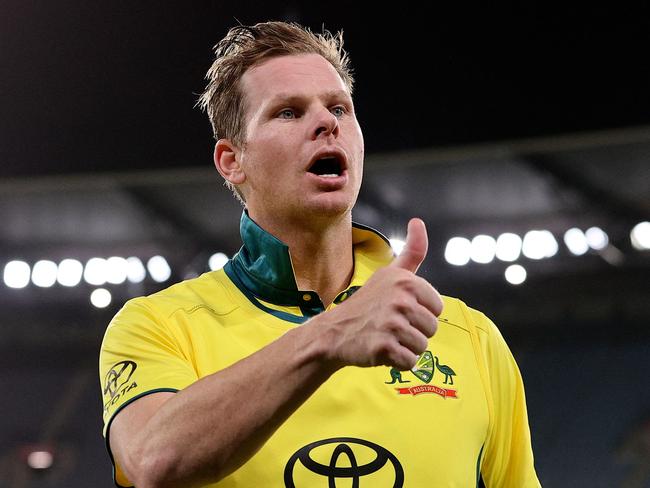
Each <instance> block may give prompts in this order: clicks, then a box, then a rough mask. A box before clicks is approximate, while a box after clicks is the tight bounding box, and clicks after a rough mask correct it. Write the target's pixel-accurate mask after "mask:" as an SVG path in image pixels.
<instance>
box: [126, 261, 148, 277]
mask: <svg viewBox="0 0 650 488" xmlns="http://www.w3.org/2000/svg"><path fill="white" fill-rule="evenodd" d="M146 277H147V271H146V270H145V269H144V264H142V261H140V258H136V257H134V256H131V257H128V258H126V279H128V280H129V281H130V282H131V283H141V282H143V281H144V279H145V278H146Z"/></svg>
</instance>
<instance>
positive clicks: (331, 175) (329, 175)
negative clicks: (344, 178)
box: [321, 174, 338, 178]
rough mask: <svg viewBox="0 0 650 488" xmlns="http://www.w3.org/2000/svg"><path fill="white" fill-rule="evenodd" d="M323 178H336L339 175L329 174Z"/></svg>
mask: <svg viewBox="0 0 650 488" xmlns="http://www.w3.org/2000/svg"><path fill="white" fill-rule="evenodd" d="M321 176H322V177H323V178H336V177H337V176H338V175H337V174H328V175H321Z"/></svg>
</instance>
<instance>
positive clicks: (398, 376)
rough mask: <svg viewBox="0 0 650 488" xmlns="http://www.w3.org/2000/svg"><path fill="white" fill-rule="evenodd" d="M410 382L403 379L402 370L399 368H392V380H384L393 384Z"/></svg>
mask: <svg viewBox="0 0 650 488" xmlns="http://www.w3.org/2000/svg"><path fill="white" fill-rule="evenodd" d="M396 382H397V383H410V381H409V380H403V379H402V372H401V371H400V370H399V369H395V368H390V381H384V383H386V384H387V385H392V384H394V383H396Z"/></svg>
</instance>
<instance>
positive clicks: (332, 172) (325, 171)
mask: <svg viewBox="0 0 650 488" xmlns="http://www.w3.org/2000/svg"><path fill="white" fill-rule="evenodd" d="M308 171H309V172H310V173H314V174H315V175H318V176H322V177H324V178H336V177H337V176H341V174H342V173H343V164H342V163H341V161H340V160H339V158H337V157H336V156H327V157H324V158H320V159H317V160H316V161H314V164H312V165H311V167H310V168H309V170H308Z"/></svg>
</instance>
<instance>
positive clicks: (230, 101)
mask: <svg viewBox="0 0 650 488" xmlns="http://www.w3.org/2000/svg"><path fill="white" fill-rule="evenodd" d="M214 52H215V60H214V62H213V63H212V66H210V69H209V70H208V72H207V74H206V76H205V78H206V80H208V84H207V86H206V88H205V91H204V92H203V93H202V94H201V95H200V97H199V100H198V103H197V105H198V106H199V107H200V108H201V109H202V110H204V111H205V112H206V113H207V114H208V117H209V118H210V123H211V124H212V133H213V135H214V138H215V140H219V139H228V140H230V141H231V142H232V143H233V144H235V145H237V146H239V147H243V146H244V144H245V143H246V127H245V120H244V117H245V113H244V110H245V106H244V93H243V92H242V90H241V85H240V80H241V78H242V76H243V75H244V73H245V72H246V71H247V70H248V69H250V68H252V67H254V66H257V65H259V64H261V63H262V62H264V61H266V60H268V59H270V58H274V57H278V56H287V55H294V54H319V55H321V56H322V57H323V58H325V59H326V60H327V61H328V62H329V63H330V64H331V65H332V66H333V67H334V69H336V71H337V73H338V74H339V76H340V77H341V79H342V80H343V83H344V84H345V85H346V87H347V88H348V90H349V91H350V94H352V89H353V85H354V78H353V76H352V68H351V66H350V59H349V56H348V54H347V52H345V50H344V49H343V31H339V32H338V33H336V34H332V33H331V32H329V31H328V30H326V29H323V33H322V34H314V33H313V32H312V31H311V30H309V28H306V27H303V26H301V25H299V24H296V23H288V22H263V23H260V24H255V25H252V26H246V25H238V26H236V27H233V28H231V29H230V30H229V31H228V33H227V34H226V36H225V37H224V38H223V39H222V40H221V41H219V43H218V44H217V45H216V46H214ZM226 185H227V186H228V187H230V188H231V189H232V190H234V191H235V192H236V195H237V196H238V197H239V198H240V199H242V200H243V196H242V195H241V193H240V192H239V191H238V190H237V189H236V188H234V187H233V185H231V184H230V183H229V182H226Z"/></svg>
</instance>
